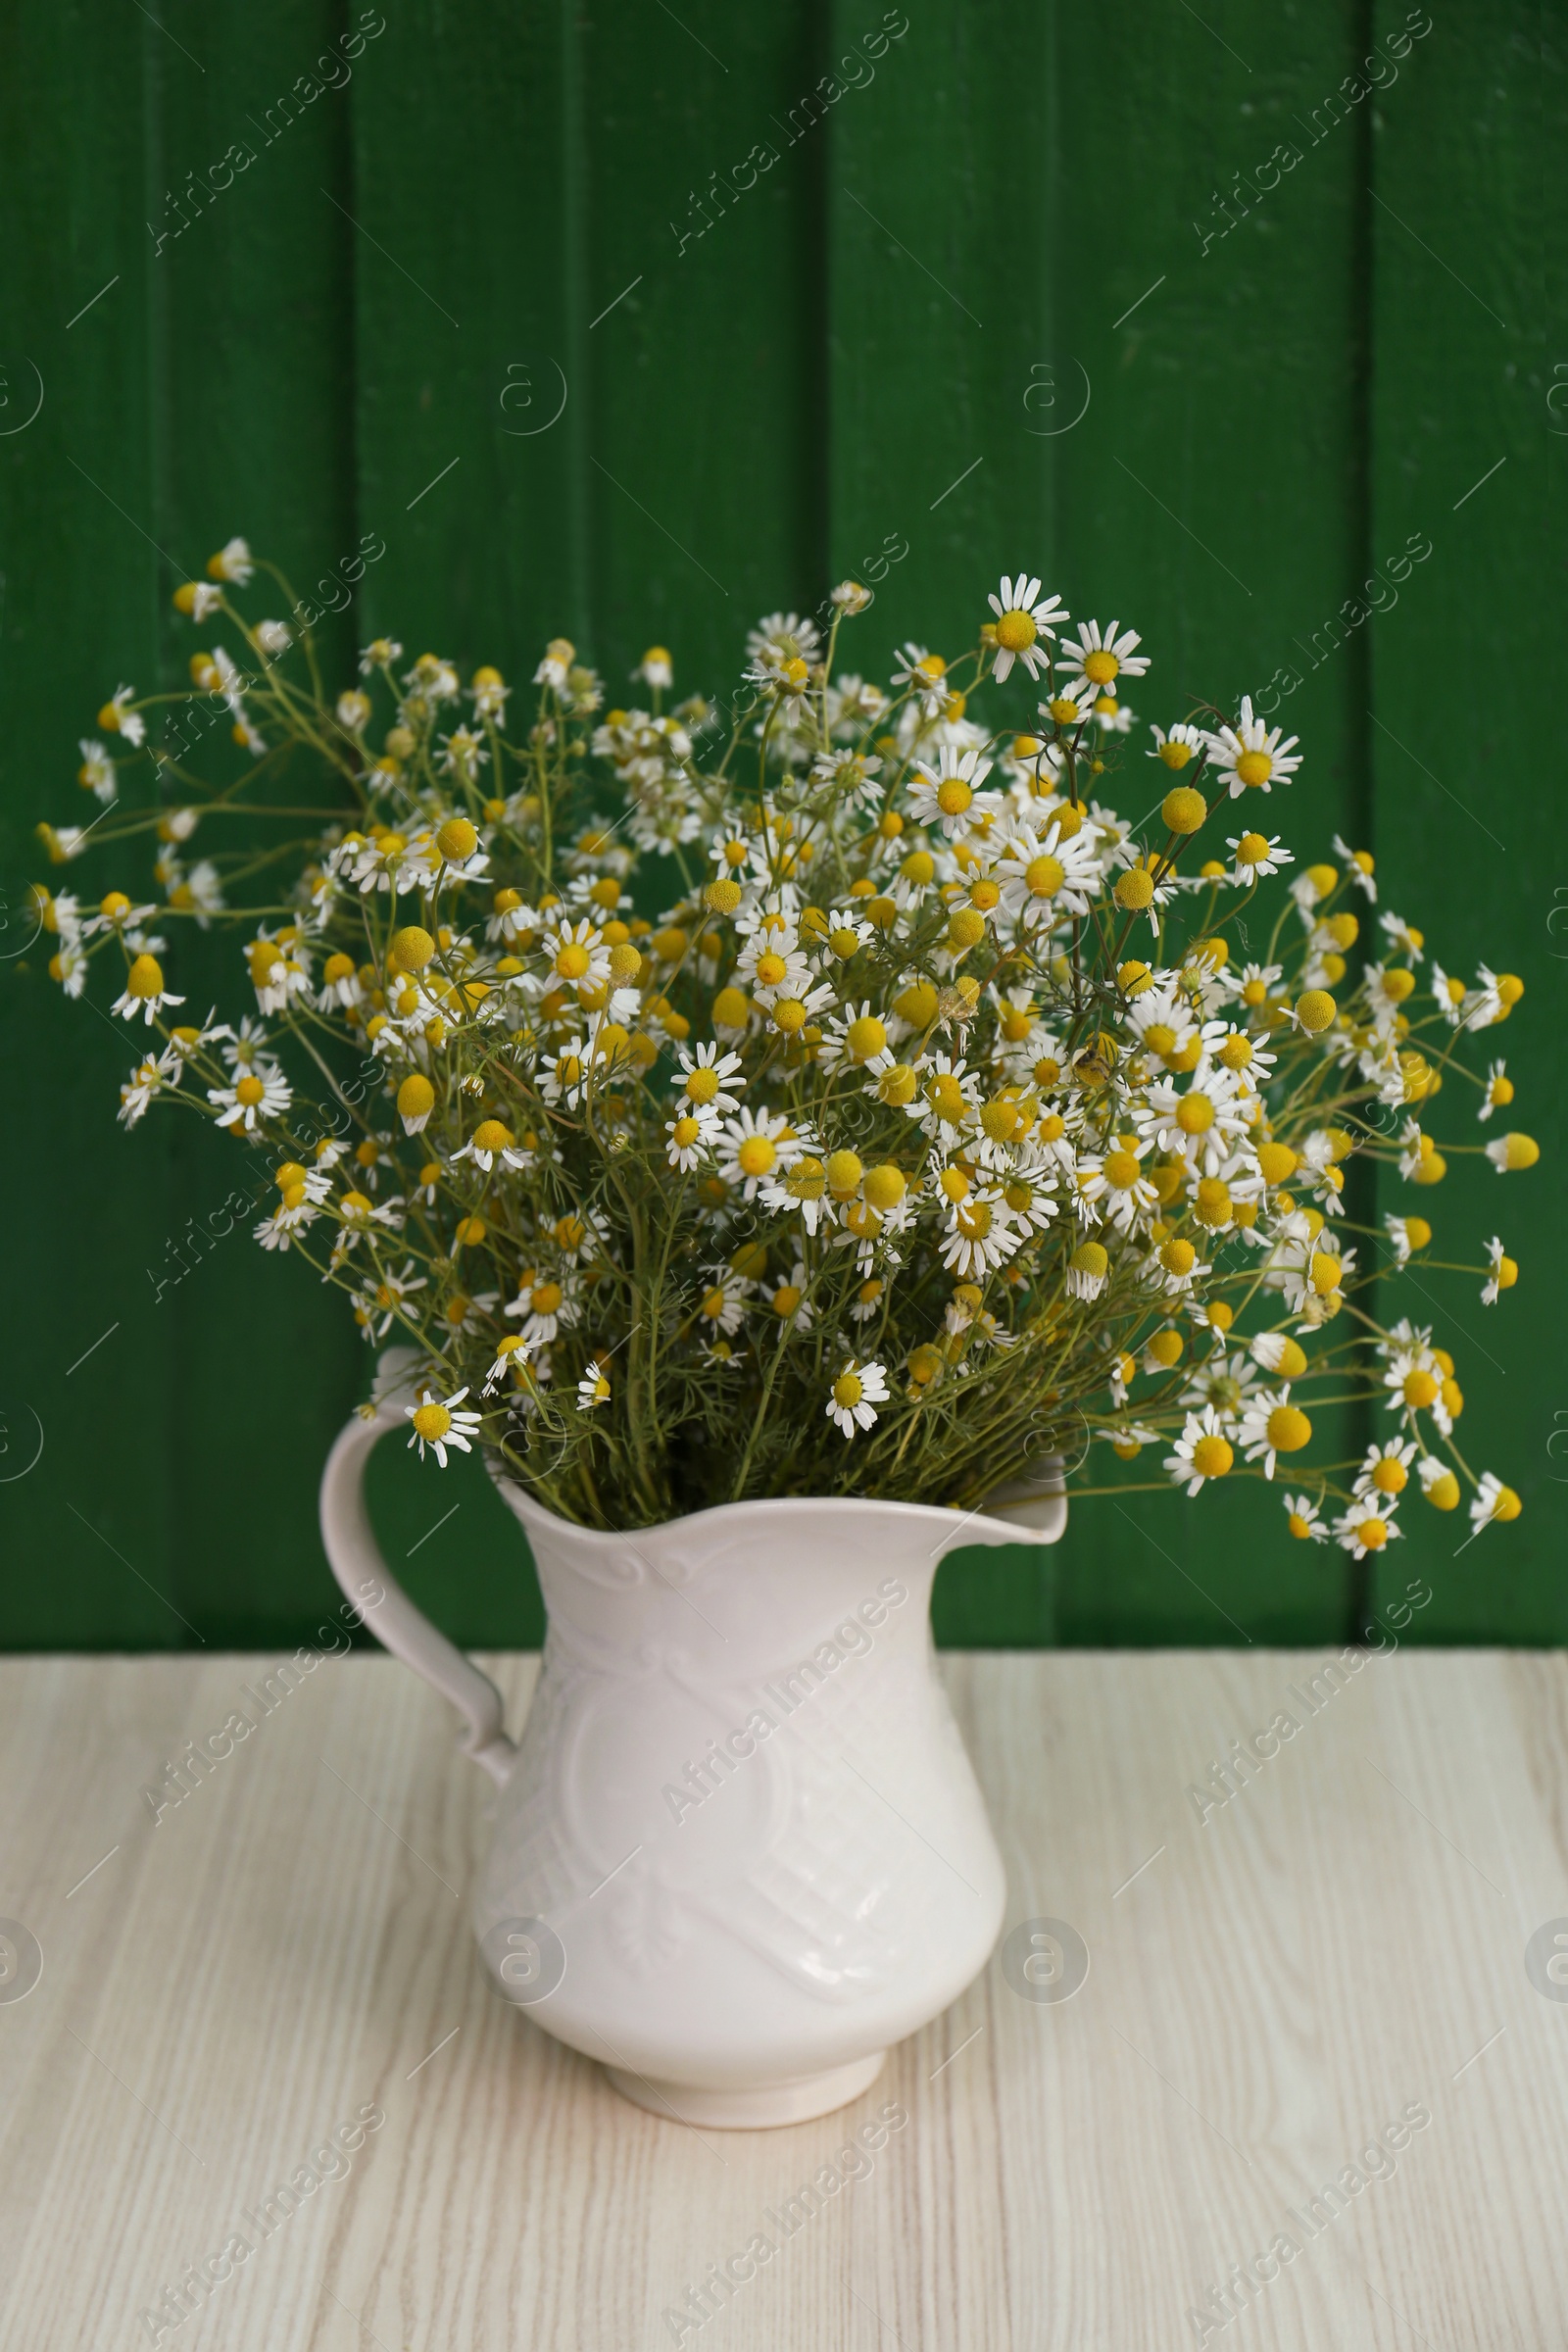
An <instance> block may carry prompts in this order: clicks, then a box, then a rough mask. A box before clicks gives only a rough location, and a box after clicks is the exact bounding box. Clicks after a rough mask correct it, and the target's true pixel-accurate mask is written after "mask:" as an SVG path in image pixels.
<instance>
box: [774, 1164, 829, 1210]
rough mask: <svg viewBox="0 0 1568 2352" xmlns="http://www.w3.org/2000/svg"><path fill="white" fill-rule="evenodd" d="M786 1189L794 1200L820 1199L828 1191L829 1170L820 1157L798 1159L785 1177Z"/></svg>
mask: <svg viewBox="0 0 1568 2352" xmlns="http://www.w3.org/2000/svg"><path fill="white" fill-rule="evenodd" d="M784 1190H785V1191H786V1192H787V1193H788V1195H789V1197H790V1199H791V1200H792V1201H820V1200H821V1198H822V1195H823V1194H824V1193H825V1192H826V1191H827V1171H826V1170H825V1169H824V1167H823V1165H822V1162H821V1161H820V1160H819V1159H812V1158H809V1157H808V1158H806V1159H801V1160H797V1161H796V1163H795V1166H794V1167H793V1168H792V1169H791V1170H790V1172H789V1174H788V1176H786V1178H785V1179H784Z"/></svg>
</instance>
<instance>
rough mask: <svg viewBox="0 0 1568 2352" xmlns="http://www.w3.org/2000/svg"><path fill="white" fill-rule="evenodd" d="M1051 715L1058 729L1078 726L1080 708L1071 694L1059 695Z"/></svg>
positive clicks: (1052, 706)
mask: <svg viewBox="0 0 1568 2352" xmlns="http://www.w3.org/2000/svg"><path fill="white" fill-rule="evenodd" d="M1051 715H1052V717H1053V718H1054V720H1055V722H1056V724H1057V726H1058V727H1071V726H1076V725H1077V723H1078V718H1079V710H1078V706H1077V704H1076V703H1075V702H1074V701H1073V699H1072V696H1071V695H1070V694H1058V695H1057V696H1056V698H1055V700H1054V702H1053V703H1052V705H1051Z"/></svg>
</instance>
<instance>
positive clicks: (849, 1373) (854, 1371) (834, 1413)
mask: <svg viewBox="0 0 1568 2352" xmlns="http://www.w3.org/2000/svg"><path fill="white" fill-rule="evenodd" d="M887 1400H888V1376H887V1369H886V1367H885V1365H883V1364H880V1363H878V1362H877V1361H876V1360H875V1358H873V1359H872V1361H871V1362H869V1363H863V1364H862V1363H859V1362H858V1361H857V1359H856V1358H855V1357H854V1356H851V1358H850V1360H849V1362H848V1363H847V1364H846V1365H845V1367H844V1369H843V1371H842V1372H841V1373H840V1374H839V1376H838V1378H837V1379H836V1380H835V1381H834V1383H833V1386H832V1388H831V1389H830V1390H829V1391H828V1398H827V1403H826V1405H825V1407H824V1408H823V1409H824V1410H825V1412H826V1414H827V1417H828V1419H829V1420H830V1421H831V1422H833V1423H834V1424H835V1425H836V1427H838V1428H839V1429H841V1430H842V1431H843V1432H844V1435H845V1437H846V1438H853V1437H854V1435H855V1433H856V1431H857V1430H858V1429H873V1428H875V1426H876V1421H877V1410H876V1408H877V1406H878V1405H879V1404H886V1402H887Z"/></svg>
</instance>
